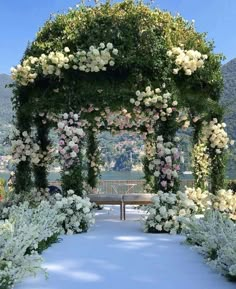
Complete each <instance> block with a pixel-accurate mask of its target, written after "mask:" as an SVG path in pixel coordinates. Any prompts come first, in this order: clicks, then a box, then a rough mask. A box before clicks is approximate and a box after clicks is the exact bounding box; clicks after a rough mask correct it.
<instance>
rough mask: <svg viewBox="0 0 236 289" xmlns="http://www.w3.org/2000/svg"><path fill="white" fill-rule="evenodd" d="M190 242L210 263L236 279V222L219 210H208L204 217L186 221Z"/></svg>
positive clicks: (186, 232) (186, 233)
mask: <svg viewBox="0 0 236 289" xmlns="http://www.w3.org/2000/svg"><path fill="white" fill-rule="evenodd" d="M185 226H186V227H185V230H184V232H185V235H186V236H187V240H188V242H189V243H191V244H193V245H194V246H195V247H196V248H197V249H198V251H200V252H201V253H202V254H203V255H204V256H205V258H206V259H207V261H208V263H209V264H210V265H211V266H212V267H214V268H216V269H217V270H219V271H220V272H221V273H222V274H223V275H226V276H227V277H229V278H230V279H232V280H235V281H236V224H235V223H234V222H232V221H231V220H229V219H227V218H226V217H225V216H224V215H223V214H222V213H220V212H219V211H207V212H206V214H205V216H204V218H202V219H196V218H192V219H191V220H187V221H185Z"/></svg>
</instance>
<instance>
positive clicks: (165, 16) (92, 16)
mask: <svg viewBox="0 0 236 289" xmlns="http://www.w3.org/2000/svg"><path fill="white" fill-rule="evenodd" d="M107 45H108V47H109V48H110V52H111V55H110V58H109V59H106V60H107V62H108V61H109V65H110V66H109V67H107V69H104V68H103V69H99V68H98V70H99V73H95V72H98V70H96V69H95V70H94V71H93V70H91V69H88V70H86V67H85V66H84V65H83V64H84V63H83V61H82V60H81V57H84V56H85V58H86V53H87V51H91V49H93V48H94V49H95V50H96V53H98V51H99V52H101V50H102V49H103V46H105V48H106V47H107ZM109 45H110V46H109ZM112 49H113V50H112ZM173 49H175V50H174V51H172V52H171V50H173ZM97 50H98V51H97ZM78 52H79V53H78ZM112 52H113V53H112ZM194 52H196V53H198V54H199V55H196V54H194ZM58 53H61V54H58ZM83 53H84V54H85V55H84V54H83ZM92 53H93V51H92ZM178 53H179V54H181V55H180V56H181V57H182V60H183V57H185V58H186V57H187V59H188V60H189V61H190V62H191V59H192V60H194V61H195V60H197V61H200V62H198V63H197V61H195V64H194V63H192V64H191V63H190V62H189V63H187V65H189V67H187V68H186V67H184V65H185V64H186V62H187V61H186V59H185V60H183V63H178V60H177V56H178ZM183 53H185V54H183ZM191 53H192V55H191ZM42 55H43V56H45V57H44V60H42ZM50 55H51V56H50ZM55 55H56V56H55ZM54 56H55V57H54ZM202 56H206V57H205V58H204V57H202ZM191 57H192V58H191ZM53 58H54V59H53ZM65 58H66V59H68V61H67V60H66V62H63V61H65ZM75 58H76V59H75ZM79 58H80V60H79ZM39 59H40V60H39ZM60 60H61V61H62V64H61V66H60V65H59V64H58V63H59V62H60ZM103 60H104V59H103ZM220 60H221V56H220V55H215V54H214V53H213V44H212V43H211V42H208V41H206V39H205V34H200V33H197V32H196V31H195V28H194V24H193V23H192V22H188V21H186V20H184V19H183V18H182V17H180V16H179V15H178V16H172V15H171V14H170V13H169V12H162V11H160V10H159V9H151V8H150V7H148V6H146V5H144V4H142V3H138V4H135V2H134V1H132V0H128V1H123V2H121V3H116V4H113V5H111V4H110V3H109V2H107V3H105V4H101V5H99V6H95V7H87V6H83V5H81V6H77V7H76V8H75V9H74V10H73V9H71V10H69V12H68V13H67V14H60V15H56V16H55V17H53V18H52V19H50V20H49V21H47V22H46V23H45V25H44V26H43V27H42V29H40V31H39V32H38V34H37V37H36V39H35V41H34V42H33V43H32V44H31V45H30V47H29V48H28V49H27V51H26V53H25V56H24V58H23V60H22V64H23V68H24V66H28V67H27V69H26V71H27V72H25V71H24V69H23V71H22V68H21V67H20V69H19V70H20V71H19V70H18V69H16V71H15V75H14V71H13V78H14V76H15V79H16V80H20V81H19V82H18V85H19V86H20V87H21V88H20V91H21V92H20V91H19V92H18V95H19V94H22V95H24V97H25V94H26V91H27V94H30V95H31V96H30V102H31V107H32V108H34V109H35V107H37V109H38V110H39V111H40V110H42V109H43V110H45V109H46V110H47V111H51V110H53V111H54V112H55V111H56V112H61V111H65V110H66V109H67V110H69V109H70V110H75V109H78V108H80V107H81V106H86V105H89V104H91V103H93V104H94V105H95V106H98V107H106V106H108V107H110V108H111V109H112V110H117V109H119V108H120V107H124V106H125V107H127V106H129V105H130V98H131V97H133V96H134V95H135V92H136V91H137V90H143V88H145V87H147V86H151V87H153V88H156V87H160V86H161V85H163V83H165V84H166V86H167V87H168V89H169V90H171V91H172V92H173V91H175V94H176V96H177V97H178V98H179V99H178V101H179V102H180V104H181V103H182V105H184V106H185V107H186V106H187V107H188V106H190V103H191V106H192V107H196V109H197V110H198V111H199V110H200V111H201V110H206V107H208V106H207V105H206V102H208V101H211V102H212V101H217V100H218V98H219V95H220V94H219V92H220V88H221V86H222V78H221V72H220ZM40 61H41V65H38V62H40ZM43 61H44V63H45V62H46V64H47V65H48V66H49V65H51V66H50V67H51V68H50V67H49V69H48V70H47V69H46V70H47V71H45V67H43V64H42V62H43ZM184 61H185V63H184ZM194 61H192V62H194ZM203 61H204V65H203ZM176 63H177V64H176ZM199 63H200V64H199ZM24 64H25V65H24ZM181 65H182V66H181ZM191 65H192V66H191ZM56 66H57V67H56ZM29 67H30V68H29ZM58 67H59V69H58ZM188 68H190V70H189V69H188ZM50 69H51V70H50ZM191 69H192V70H191ZM29 70H30V71H29ZM186 70H187V71H186ZM91 71H92V72H93V73H86V72H91ZM193 72H194V73H193ZM186 75H189V76H191V77H186ZM22 77H23V81H22ZM25 77H28V79H27V80H25ZM55 80H57V81H55ZM19 86H18V88H19ZM39 95H40V102H39V101H38V98H39ZM196 95H197V98H196ZM65 98H67V99H65ZM201 99H202V100H203V101H202V100H201ZM35 101H36V102H37V105H36V106H35ZM65 103H67V107H66V109H65ZM200 104H202V105H200Z"/></svg>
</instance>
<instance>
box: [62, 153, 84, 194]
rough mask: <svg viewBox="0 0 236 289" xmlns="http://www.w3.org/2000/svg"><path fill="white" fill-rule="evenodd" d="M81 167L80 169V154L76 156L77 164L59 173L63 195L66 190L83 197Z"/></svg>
mask: <svg viewBox="0 0 236 289" xmlns="http://www.w3.org/2000/svg"><path fill="white" fill-rule="evenodd" d="M83 181H84V177H83V167H82V152H81V149H80V152H79V153H78V154H77V162H76V163H75V164H73V165H72V166H71V167H70V168H68V169H66V168H63V171H62V173H61V182H62V184H61V186H62V191H63V193H64V194H66V192H67V191H68V190H73V191H74V192H75V194H76V195H78V196H83V187H84V184H83Z"/></svg>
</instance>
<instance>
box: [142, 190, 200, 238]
mask: <svg viewBox="0 0 236 289" xmlns="http://www.w3.org/2000/svg"><path fill="white" fill-rule="evenodd" d="M152 201H153V204H151V205H149V206H148V207H147V213H148V215H147V217H146V219H145V224H144V231H145V232H168V233H169V232H170V233H171V234H176V233H179V232H180V231H181V229H182V218H183V217H189V216H191V214H192V212H193V211H195V210H196V207H195V205H194V203H193V201H191V200H189V199H188V198H187V196H186V194H185V193H182V192H180V191H178V192H177V193H172V192H167V193H164V192H162V191H158V193H157V194H156V195H155V196H154V197H153V199H152Z"/></svg>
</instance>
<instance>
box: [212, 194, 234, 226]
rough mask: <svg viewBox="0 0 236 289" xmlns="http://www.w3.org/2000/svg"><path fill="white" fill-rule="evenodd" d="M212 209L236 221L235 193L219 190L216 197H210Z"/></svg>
mask: <svg viewBox="0 0 236 289" xmlns="http://www.w3.org/2000/svg"><path fill="white" fill-rule="evenodd" d="M211 202H212V206H213V209H215V210H218V211H220V212H221V213H224V214H226V215H227V216H228V217H229V218H230V219H232V220H234V221H236V193H235V192H233V191H232V190H227V191H226V190H223V189H222V190H219V191H217V193H216V195H212V196H211Z"/></svg>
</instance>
